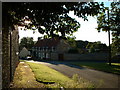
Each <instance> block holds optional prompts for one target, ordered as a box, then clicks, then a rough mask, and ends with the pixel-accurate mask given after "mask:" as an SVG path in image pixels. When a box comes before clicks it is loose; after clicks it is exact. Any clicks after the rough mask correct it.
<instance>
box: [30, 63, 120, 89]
mask: <svg viewBox="0 0 120 90" xmlns="http://www.w3.org/2000/svg"><path fill="white" fill-rule="evenodd" d="M30 62H34V61H30ZM36 63H40V64H45V65H47V66H49V67H51V68H53V69H55V70H57V71H59V72H61V73H63V74H65V75H67V76H69V77H72V76H73V75H74V74H78V75H79V76H80V77H82V78H85V79H87V80H89V81H91V82H93V83H94V84H95V86H96V87H97V88H120V82H119V80H120V75H115V74H110V73H106V72H102V71H97V70H93V69H88V68H82V67H78V66H74V65H71V64H68V63H66V62H57V61H51V62H36Z"/></svg>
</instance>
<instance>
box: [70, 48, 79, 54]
mask: <svg viewBox="0 0 120 90" xmlns="http://www.w3.org/2000/svg"><path fill="white" fill-rule="evenodd" d="M78 52H79V51H78V49H77V48H72V49H70V50H69V51H68V53H78Z"/></svg>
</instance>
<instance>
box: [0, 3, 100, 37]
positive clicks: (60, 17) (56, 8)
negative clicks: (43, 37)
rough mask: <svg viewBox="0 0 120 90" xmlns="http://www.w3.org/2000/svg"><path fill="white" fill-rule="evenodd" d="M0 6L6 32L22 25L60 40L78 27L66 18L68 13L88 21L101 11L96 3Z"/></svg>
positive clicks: (13, 4)
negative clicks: (71, 12)
mask: <svg viewBox="0 0 120 90" xmlns="http://www.w3.org/2000/svg"><path fill="white" fill-rule="evenodd" d="M2 5H3V10H2V12H3V13H2V16H3V18H4V19H5V20H3V28H6V29H7V30H8V27H11V28H14V25H24V26H25V28H27V29H31V28H32V29H36V28H37V29H38V30H39V32H40V33H41V34H47V35H48V37H55V36H58V37H62V38H65V37H66V36H67V35H72V33H74V32H75V31H77V29H78V28H79V26H80V24H79V23H78V22H77V21H76V20H75V19H73V18H71V17H69V16H68V13H69V11H74V14H75V15H77V16H78V17H82V18H83V19H84V20H88V19H87V16H88V15H90V16H94V15H97V14H98V13H99V11H100V10H101V7H100V4H99V3H97V2H88V3H87V2H75V3H73V2H72V3H70V2H60V3H51V2H45V3H43V2H41V3H38V2H37V3H35V2H24V3H22V2H21V3H8V2H4V3H3V4H2ZM25 21H30V22H29V23H25ZM41 26H43V27H44V28H42V27H41ZM59 33H61V35H60V34H59ZM66 34H67V35H66Z"/></svg>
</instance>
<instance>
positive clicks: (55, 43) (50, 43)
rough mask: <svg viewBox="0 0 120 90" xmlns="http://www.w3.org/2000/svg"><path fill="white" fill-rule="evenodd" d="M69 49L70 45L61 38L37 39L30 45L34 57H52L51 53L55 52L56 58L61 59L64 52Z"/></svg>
mask: <svg viewBox="0 0 120 90" xmlns="http://www.w3.org/2000/svg"><path fill="white" fill-rule="evenodd" d="M69 49H70V45H69V44H68V42H67V41H66V40H63V39H59V38H51V39H38V41H37V42H36V44H35V45H34V46H33V47H32V56H33V58H34V59H53V58H52V57H53V56H52V55H55V54H57V56H58V57H57V58H56V59H59V60H63V59H64V57H63V55H64V53H67V52H68V50H69Z"/></svg>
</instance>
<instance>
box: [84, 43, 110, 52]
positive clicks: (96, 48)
mask: <svg viewBox="0 0 120 90" xmlns="http://www.w3.org/2000/svg"><path fill="white" fill-rule="evenodd" d="M86 48H87V49H89V52H91V53H93V52H107V51H108V47H107V45H106V44H103V43H101V42H100V41H98V42H89V43H88V44H87V46H86Z"/></svg>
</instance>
